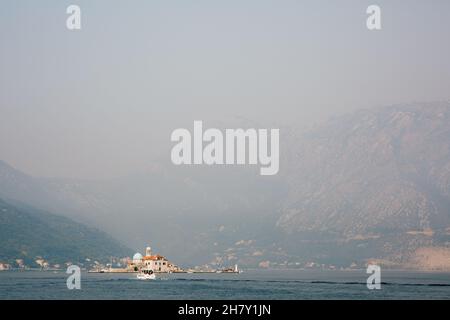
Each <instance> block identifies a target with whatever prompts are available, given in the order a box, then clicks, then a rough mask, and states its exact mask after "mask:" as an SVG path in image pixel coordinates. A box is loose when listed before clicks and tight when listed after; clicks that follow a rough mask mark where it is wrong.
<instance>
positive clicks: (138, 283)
mask: <svg viewBox="0 0 450 320" xmlns="http://www.w3.org/2000/svg"><path fill="white" fill-rule="evenodd" d="M68 276H69V275H67V274H66V273H65V272H63V271H60V272H57V273H54V272H48V271H3V272H0V299H146V300H152V299H450V273H429V272H405V271H385V272H383V273H382V279H381V281H382V284H381V289H380V290H369V289H368V288H367V283H366V280H367V277H368V275H367V274H366V273H365V270H361V271H312V270H307V271H304V270H291V271H277V270H263V271H261V270H249V271H246V272H244V273H241V274H226V273H221V274H159V275H158V276H157V279H156V280H150V281H143V280H138V279H136V274H132V273H130V274H127V273H123V274H114V273H82V274H81V289H80V290H69V289H67V285H66V280H67V277H68Z"/></svg>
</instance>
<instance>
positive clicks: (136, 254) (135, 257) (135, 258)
mask: <svg viewBox="0 0 450 320" xmlns="http://www.w3.org/2000/svg"><path fill="white" fill-rule="evenodd" d="M133 260H142V254H140V253H139V252H138V253H135V254H134V256H133Z"/></svg>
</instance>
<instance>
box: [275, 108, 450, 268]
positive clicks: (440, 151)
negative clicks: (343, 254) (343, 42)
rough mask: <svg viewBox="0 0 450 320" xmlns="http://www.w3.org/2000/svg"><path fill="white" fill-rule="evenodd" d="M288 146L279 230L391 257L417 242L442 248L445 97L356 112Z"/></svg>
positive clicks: (449, 213)
mask: <svg viewBox="0 0 450 320" xmlns="http://www.w3.org/2000/svg"><path fill="white" fill-rule="evenodd" d="M292 149H294V150H295V152H293V153H291V154H290V155H288V156H287V157H286V161H287V163H286V164H285V165H286V166H287V167H289V172H290V174H289V175H286V181H288V185H289V187H288V190H289V196H288V198H287V199H286V200H285V201H284V203H283V204H282V210H281V216H280V218H279V220H278V222H277V226H278V227H279V228H281V229H283V230H284V231H285V232H287V233H297V234H299V233H307V232H311V231H313V232H316V233H317V232H320V233H328V234H332V235H333V236H334V238H336V239H337V240H339V241H342V242H344V243H349V242H356V245H358V244H364V245H367V243H372V245H374V246H375V247H376V248H377V250H375V252H374V250H371V254H373V255H374V256H378V257H383V258H388V259H390V260H392V261H394V262H397V263H408V262H409V261H410V259H411V256H414V255H415V254H416V253H415V252H416V250H418V249H420V248H423V247H429V246H444V247H448V245H449V242H448V241H449V240H450V237H449V234H450V104H449V103H433V104H416V105H408V106H392V107H387V108H380V109H373V110H366V111H359V112H356V113H354V114H351V115H348V116H344V117H340V118H336V119H333V120H331V121H329V122H327V123H325V124H324V125H322V126H319V127H317V128H315V129H314V130H312V131H311V132H309V133H308V134H306V135H303V136H301V137H299V138H298V140H297V141H296V142H295V148H292ZM349 250H350V249H349ZM449 266H450V265H449Z"/></svg>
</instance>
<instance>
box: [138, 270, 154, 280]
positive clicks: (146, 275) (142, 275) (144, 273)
mask: <svg viewBox="0 0 450 320" xmlns="http://www.w3.org/2000/svg"><path fill="white" fill-rule="evenodd" d="M136 277H137V278H138V279H139V280H155V278H156V276H155V273H154V272H153V270H151V269H145V268H144V269H141V271H139V273H138V274H137V276H136Z"/></svg>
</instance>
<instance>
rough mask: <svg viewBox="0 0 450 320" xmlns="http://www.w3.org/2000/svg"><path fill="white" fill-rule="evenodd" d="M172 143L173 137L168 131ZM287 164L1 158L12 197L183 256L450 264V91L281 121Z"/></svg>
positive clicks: (274, 263) (2, 188)
mask: <svg viewBox="0 0 450 320" xmlns="http://www.w3.org/2000/svg"><path fill="white" fill-rule="evenodd" d="M168 143H169V142H168ZM280 152H281V154H280V173H279V174H278V175H277V176H273V177H263V176H260V175H259V174H258V173H257V168H253V167H206V166H200V167H176V166H173V165H171V164H166V163H160V164H155V165H154V166H153V167H152V169H151V170H149V171H147V172H144V173H142V174H139V175H134V176H128V177H124V178H120V179H112V180H103V181H74V180H68V179H45V178H35V177H31V176H29V175H27V174H25V173H22V172H20V171H19V170H16V169H14V168H13V167H11V166H10V165H8V164H6V163H4V162H0V198H3V199H13V200H15V201H21V202H24V203H27V204H29V205H32V206H35V207H37V208H41V209H45V210H48V211H51V212H55V213H58V214H63V215H66V216H68V217H70V218H72V219H75V220H77V221H79V222H83V223H85V224H89V225H92V226H96V227H99V228H101V229H103V230H104V231H106V232H108V233H110V234H111V235H113V236H114V237H115V238H116V239H118V240H120V241H122V242H123V243H124V244H126V245H127V246H129V247H131V248H133V249H135V250H142V248H143V247H144V246H146V245H147V244H150V245H151V246H152V247H153V248H154V249H155V250H156V251H158V252H160V253H162V254H164V255H166V256H167V257H168V258H169V259H171V260H173V261H174V262H176V263H179V264H180V265H185V266H192V265H201V264H205V263H208V264H210V265H230V264H234V263H239V264H241V265H243V266H249V267H255V266H261V267H305V266H312V265H316V266H317V265H322V264H324V265H326V266H327V267H330V266H336V267H348V266H350V265H352V264H353V266H363V265H364V264H365V263H367V261H369V260H376V261H378V262H379V263H382V264H383V265H386V266H391V267H410V268H417V269H449V268H450V103H448V102H440V103H428V104H413V105H404V106H391V107H385V108H377V109H371V110H363V111H358V112H356V113H353V114H349V115H345V116H341V117H337V118H334V119H331V120H329V121H327V122H325V123H323V124H321V125H319V126H316V127H315V128H314V129H312V130H309V131H308V132H306V133H305V132H297V130H295V129H293V128H280Z"/></svg>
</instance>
